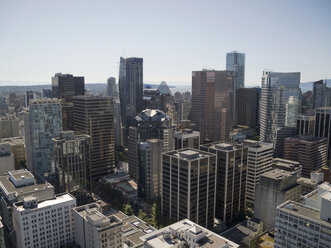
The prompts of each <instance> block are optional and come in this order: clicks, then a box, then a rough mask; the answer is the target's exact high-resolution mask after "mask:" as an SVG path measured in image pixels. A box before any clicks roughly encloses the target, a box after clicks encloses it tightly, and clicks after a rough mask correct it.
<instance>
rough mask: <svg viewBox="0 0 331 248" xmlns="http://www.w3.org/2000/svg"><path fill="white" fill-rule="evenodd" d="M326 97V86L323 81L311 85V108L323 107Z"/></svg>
mask: <svg viewBox="0 0 331 248" xmlns="http://www.w3.org/2000/svg"><path fill="white" fill-rule="evenodd" d="M325 95H326V85H325V84H324V82H323V80H319V81H316V82H314V83H313V108H314V109H316V108H320V107H324V104H325Z"/></svg>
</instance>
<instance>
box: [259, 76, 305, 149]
mask: <svg viewBox="0 0 331 248" xmlns="http://www.w3.org/2000/svg"><path fill="white" fill-rule="evenodd" d="M299 84H300V72H289V73H283V72H270V71H264V72H263V76H262V89H261V101H260V141H263V142H268V143H270V142H272V141H273V140H275V139H276V138H277V137H276V130H277V128H280V127H284V126H285V125H286V123H291V125H292V124H293V123H294V126H295V123H296V118H297V113H298V112H299V109H296V108H295V107H294V106H291V108H288V110H287V111H286V104H289V99H290V97H291V99H292V100H291V101H292V102H293V101H296V100H299V97H300V87H299ZM291 101H290V104H291ZM289 111H290V112H289Z"/></svg>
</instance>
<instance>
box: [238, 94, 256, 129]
mask: <svg viewBox="0 0 331 248" xmlns="http://www.w3.org/2000/svg"><path fill="white" fill-rule="evenodd" d="M259 95H260V89H259V88H240V89H236V111H235V113H236V120H235V124H236V125H244V126H249V127H250V128H256V126H257V125H258V122H259V98H260V96H259Z"/></svg>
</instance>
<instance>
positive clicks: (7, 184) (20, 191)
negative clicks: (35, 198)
mask: <svg viewBox="0 0 331 248" xmlns="http://www.w3.org/2000/svg"><path fill="white" fill-rule="evenodd" d="M0 188H1V189H2V191H3V192H4V194H5V195H6V196H7V197H8V195H9V194H15V195H16V196H19V195H23V196H24V195H27V194H33V193H35V192H36V191H39V190H46V189H49V188H54V187H53V186H52V185H51V184H50V183H48V182H46V181H45V182H43V183H38V182H37V181H36V180H35V182H34V184H31V185H27V186H22V187H15V185H14V184H13V183H12V182H11V181H10V180H9V176H8V175H6V176H0Z"/></svg>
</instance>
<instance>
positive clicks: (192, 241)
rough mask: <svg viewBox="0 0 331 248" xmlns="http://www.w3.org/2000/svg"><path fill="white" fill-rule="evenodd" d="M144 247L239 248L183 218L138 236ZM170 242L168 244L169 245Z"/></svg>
mask: <svg viewBox="0 0 331 248" xmlns="http://www.w3.org/2000/svg"><path fill="white" fill-rule="evenodd" d="M140 239H141V240H143V241H144V248H159V247H186V246H187V247H206V248H207V247H208V248H239V247H240V246H239V245H238V244H236V243H234V242H232V241H230V240H228V239H226V238H224V237H222V236H220V235H218V234H216V233H214V232H212V231H210V230H208V229H206V228H203V227H202V226H200V225H197V224H196V223H194V222H192V221H190V220H188V219H184V220H181V221H178V222H176V223H174V224H172V225H169V226H167V227H164V228H162V229H160V230H157V231H154V232H151V233H148V234H145V235H144V236H142V237H140ZM169 244H170V245H169Z"/></svg>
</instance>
